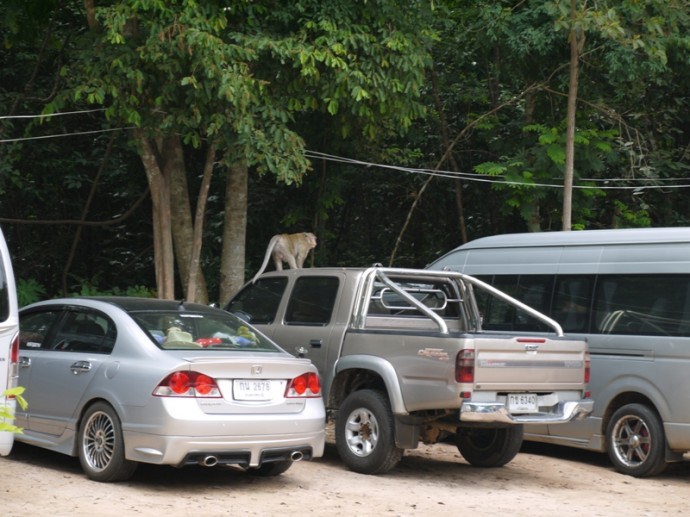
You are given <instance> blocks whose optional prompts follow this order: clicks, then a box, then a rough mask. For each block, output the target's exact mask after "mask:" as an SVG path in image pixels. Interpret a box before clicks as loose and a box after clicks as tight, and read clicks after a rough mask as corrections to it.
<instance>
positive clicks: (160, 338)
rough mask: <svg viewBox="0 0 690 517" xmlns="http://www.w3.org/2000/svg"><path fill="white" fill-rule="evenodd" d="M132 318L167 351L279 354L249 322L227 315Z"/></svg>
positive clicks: (174, 314) (163, 313) (178, 313)
mask: <svg viewBox="0 0 690 517" xmlns="http://www.w3.org/2000/svg"><path fill="white" fill-rule="evenodd" d="M129 314H130V316H132V318H133V319H134V320H135V321H136V322H137V323H138V324H139V326H140V327H141V328H142V329H144V331H146V333H147V334H148V335H149V337H150V338H151V340H152V341H153V342H154V343H155V344H156V345H157V346H159V347H160V348H162V349H164V350H180V349H188V350H250V351H252V352H256V351H259V352H275V351H277V350H279V348H278V347H277V346H276V345H274V344H273V343H272V342H271V341H269V340H268V339H266V338H265V337H263V336H262V335H261V334H258V333H257V332H254V331H253V330H252V329H251V328H250V327H249V326H248V325H247V324H246V322H245V321H243V320H241V319H240V318H238V317H236V316H233V315H232V314H229V313H227V312H223V311H217V312H216V311H214V312H213V313H210V312H193V311H131V312H130V313H129Z"/></svg>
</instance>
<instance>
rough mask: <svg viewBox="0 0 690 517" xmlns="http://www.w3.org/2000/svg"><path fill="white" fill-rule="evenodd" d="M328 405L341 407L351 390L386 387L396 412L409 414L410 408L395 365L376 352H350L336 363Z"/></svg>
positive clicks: (335, 407) (391, 404) (382, 389)
mask: <svg viewBox="0 0 690 517" xmlns="http://www.w3.org/2000/svg"><path fill="white" fill-rule="evenodd" d="M334 372H335V377H334V379H333V382H332V383H331V385H330V389H329V393H328V399H327V406H328V407H329V408H331V409H337V408H338V407H339V406H340V404H342V402H343V400H345V397H347V395H348V394H349V393H352V392H353V391H356V390H360V389H365V388H370V389H377V390H380V391H384V392H385V393H386V395H387V396H388V400H389V401H390V406H391V411H392V412H393V414H394V415H406V414H407V409H406V408H405V403H404V400H403V396H402V390H401V389H400V383H399V382H398V376H397V373H396V371H395V368H393V365H392V364H391V363H389V362H388V361H386V360H385V359H382V358H380V357H375V356H347V357H343V358H341V359H339V360H338V362H337V363H336V365H335V369H334Z"/></svg>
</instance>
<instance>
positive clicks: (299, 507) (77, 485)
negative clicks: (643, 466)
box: [0, 444, 690, 517]
mask: <svg viewBox="0 0 690 517" xmlns="http://www.w3.org/2000/svg"><path fill="white" fill-rule="evenodd" d="M0 476H2V485H0V486H1V488H0V514H2V515H3V516H36V515H51V516H71V517H73V516H81V515H84V516H86V515H88V516H93V515H98V516H111V515H112V516H115V515H117V516H129V515H165V516H176V515H185V516H188V515H204V516H216V515H262V516H265V515H281V516H284V515H335V516H338V515H356V516H357V517H362V516H370V515H371V516H373V515H376V516H398V515H400V516H407V515H419V516H425V517H426V516H437V515H438V516H445V515H448V516H450V515H453V516H458V515H472V516H477V515H510V516H511V517H515V516H529V517H535V516H554V515H583V516H588V517H589V516H609V515H610V516H614V515H615V516H620V515H625V516H626V517H634V516H666V515H681V514H682V515H686V514H687V513H688V511H690V462H687V463H682V464H678V465H675V466H673V467H672V468H670V469H669V470H668V471H667V472H666V473H664V474H663V475H662V476H658V477H655V478H652V479H635V478H631V477H627V476H623V475H621V474H618V473H616V472H615V471H614V470H613V469H612V468H611V466H610V465H609V463H608V460H607V458H606V457H605V456H604V455H601V454H592V453H586V452H583V451H578V450H575V449H568V448H561V447H553V446H545V445H539V444H527V445H525V446H524V447H523V451H522V452H521V453H520V454H519V455H518V456H517V458H516V459H515V460H513V461H512V462H511V463H509V464H508V465H507V466H505V467H502V468H498V469H478V468H475V467H471V466H470V465H468V464H467V463H466V462H465V461H464V460H463V459H462V458H461V457H460V456H459V455H458V453H457V450H456V449H455V447H454V446H451V445H445V444H440V445H434V446H428V447H427V446H421V447H420V448H419V449H417V450H415V451H408V452H407V454H406V456H405V458H404V459H403V461H402V462H401V463H400V465H398V467H396V469H394V470H393V471H392V472H390V473H389V474H386V475H384V476H376V477H372V476H365V475H361V474H356V473H353V472H350V471H348V470H346V469H345V467H344V466H343V465H342V464H341V462H340V461H339V459H338V456H337V453H336V451H335V447H334V446H333V445H332V444H329V445H328V446H327V448H326V454H325V456H324V457H323V458H320V459H318V460H315V461H312V462H300V463H297V464H295V465H294V466H293V467H292V468H291V469H290V470H289V471H288V472H287V473H285V474H283V475H282V476H279V477H276V478H256V477H251V476H248V475H246V474H245V473H243V472H241V471H238V470H237V469H232V468H213V469H205V468H187V469H182V470H177V469H173V468H170V467H155V466H148V465H142V466H141V467H140V468H139V470H138V471H137V473H136V474H135V476H134V478H133V479H132V480H131V481H129V482H126V483H119V484H101V483H95V482H92V481H88V480H87V479H86V478H85V477H84V475H83V474H82V472H81V469H80V466H79V461H78V460H77V459H76V458H70V457H67V456H63V455H59V454H55V453H51V452H48V451H44V450H42V449H38V448H34V447H29V446H27V445H23V444H16V445H15V449H14V450H13V452H12V454H11V455H10V456H9V457H6V458H0Z"/></svg>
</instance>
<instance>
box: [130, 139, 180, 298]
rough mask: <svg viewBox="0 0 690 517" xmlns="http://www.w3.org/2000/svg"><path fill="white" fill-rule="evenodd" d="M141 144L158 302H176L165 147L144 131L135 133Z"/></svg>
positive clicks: (140, 151) (140, 150)
mask: <svg viewBox="0 0 690 517" xmlns="http://www.w3.org/2000/svg"><path fill="white" fill-rule="evenodd" d="M134 135H135V139H136V141H137V142H138V144H139V153H140V155H141V161H142V163H143V164H144V170H145V171H146V178H147V179H148V182H149V188H150V190H151V203H152V205H153V209H152V211H153V214H152V218H153V261H154V266H155V271H156V288H157V292H158V298H161V299H164V300H173V299H174V298H175V280H174V274H175V262H174V258H173V241H172V230H171V226H170V185H169V183H170V181H169V178H167V177H166V175H165V172H164V171H165V168H164V167H163V166H162V164H161V162H162V159H161V156H162V155H165V150H164V148H165V147H167V146H164V145H162V144H156V143H155V142H154V141H153V140H151V139H149V138H147V137H146V136H145V135H144V132H143V131H142V130H141V129H137V130H135V131H134Z"/></svg>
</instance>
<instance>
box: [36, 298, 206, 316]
mask: <svg viewBox="0 0 690 517" xmlns="http://www.w3.org/2000/svg"><path fill="white" fill-rule="evenodd" d="M93 302H99V303H105V304H108V305H112V306H115V307H118V308H120V309H122V310H124V311H125V312H138V311H176V310H180V306H182V307H183V308H184V309H185V310H190V311H196V312H214V311H218V310H219V309H216V308H214V307H210V306H208V305H204V304H201V303H190V302H186V301H184V300H160V299H158V298H144V297H135V296H77V297H74V298H57V299H53V300H45V301H42V302H38V304H32V305H31V307H33V306H35V305H39V304H40V305H46V304H60V305H87V306H93Z"/></svg>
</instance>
